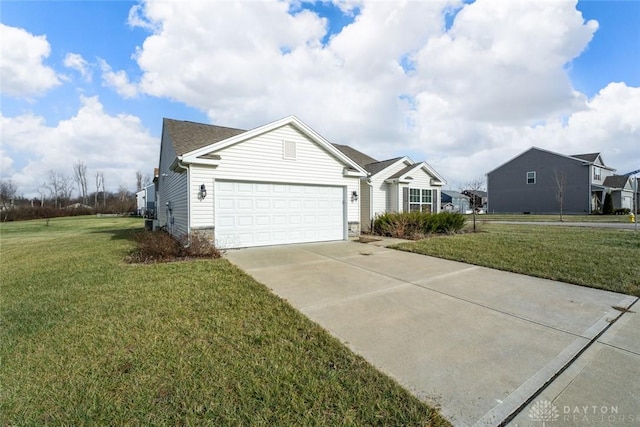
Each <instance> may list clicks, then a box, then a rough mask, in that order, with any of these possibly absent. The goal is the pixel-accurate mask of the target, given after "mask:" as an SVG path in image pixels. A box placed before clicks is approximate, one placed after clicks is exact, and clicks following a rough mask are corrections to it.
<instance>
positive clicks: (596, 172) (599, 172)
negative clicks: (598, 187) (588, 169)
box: [593, 166, 602, 181]
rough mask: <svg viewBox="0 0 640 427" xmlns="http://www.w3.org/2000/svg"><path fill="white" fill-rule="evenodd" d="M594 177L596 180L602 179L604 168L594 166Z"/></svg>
mask: <svg viewBox="0 0 640 427" xmlns="http://www.w3.org/2000/svg"><path fill="white" fill-rule="evenodd" d="M593 179H594V180H596V181H600V180H602V169H600V168H599V167H597V166H594V167H593Z"/></svg>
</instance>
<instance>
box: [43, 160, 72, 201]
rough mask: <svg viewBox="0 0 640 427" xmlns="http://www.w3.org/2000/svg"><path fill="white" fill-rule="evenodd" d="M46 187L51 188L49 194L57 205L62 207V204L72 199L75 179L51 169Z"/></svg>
mask: <svg viewBox="0 0 640 427" xmlns="http://www.w3.org/2000/svg"><path fill="white" fill-rule="evenodd" d="M44 187H45V188H46V189H47V190H49V195H50V197H51V199H52V200H53V201H54V203H55V207H56V209H57V208H60V207H61V206H62V204H64V203H67V202H68V201H69V199H71V194H72V193H73V181H72V179H71V178H69V177H68V176H66V175H64V174H62V173H59V172H55V171H53V170H51V171H49V176H48V178H47V182H46V183H44Z"/></svg>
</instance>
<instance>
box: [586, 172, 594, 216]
mask: <svg viewBox="0 0 640 427" xmlns="http://www.w3.org/2000/svg"><path fill="white" fill-rule="evenodd" d="M587 171H588V172H587V182H588V183H589V197H588V199H587V201H588V205H589V210H588V212H589V215H591V205H592V204H593V194H592V193H591V191H592V190H591V177H592V176H593V175H592V171H591V165H589V167H588V168H587Z"/></svg>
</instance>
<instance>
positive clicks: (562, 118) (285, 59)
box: [108, 0, 639, 183]
mask: <svg viewBox="0 0 640 427" xmlns="http://www.w3.org/2000/svg"><path fill="white" fill-rule="evenodd" d="M334 3H335V4H337V6H338V7H339V8H341V10H343V11H344V12H345V13H347V14H351V13H353V12H354V11H355V10H357V11H358V13H357V16H356V17H355V20H354V21H353V22H352V23H351V24H349V25H347V26H346V27H345V28H343V29H342V31H341V32H339V33H338V34H334V35H333V36H332V37H331V39H330V40H329V42H328V43H327V44H324V45H323V43H322V40H323V39H324V37H325V36H326V35H327V28H328V23H327V21H326V20H325V19H324V18H321V17H319V16H317V15H315V14H314V13H312V12H310V11H305V10H302V11H300V3H298V2H297V1H296V0H292V2H291V3H287V2H242V1H226V2H195V1H193V2H170V1H153V0H150V1H146V2H145V3H143V4H141V5H139V6H134V8H132V9H131V12H130V14H129V24H130V25H131V26H139V27H143V28H145V29H147V30H148V31H150V32H151V33H152V34H151V35H150V36H149V37H148V38H147V39H146V40H145V41H144V43H143V45H142V46H140V47H139V48H138V49H137V51H136V56H135V58H136V61H137V63H138V65H139V67H140V69H141V71H142V73H143V74H142V77H141V79H140V82H139V83H138V90H139V91H140V92H142V93H146V94H149V95H152V96H156V97H162V98H168V99H172V100H176V101H179V102H183V103H185V104H187V105H189V106H193V107H195V108H197V109H199V110H201V111H204V112H206V113H207V114H208V116H209V118H210V119H211V121H212V122H214V123H217V124H221V125H227V126H238V127H247V128H248V127H254V126H258V125H261V124H264V123H266V122H268V121H271V120H274V119H277V118H280V117H283V116H286V115H289V114H295V115H297V116H299V117H300V118H301V119H302V120H304V121H306V122H308V123H309V124H310V125H311V126H312V127H314V128H315V129H316V130H318V131H319V132H320V133H321V134H323V135H324V136H326V137H327V138H328V139H329V140H331V141H334V142H336V143H346V144H351V145H353V146H354V147H356V148H359V149H362V150H363V151H365V152H367V153H369V154H371V155H373V156H374V157H378V158H385V157H391V156H395V155H401V154H406V153H411V154H412V157H414V158H415V160H422V159H423V158H426V160H427V161H429V162H430V163H431V164H432V165H433V166H435V167H436V168H437V169H438V170H439V171H440V172H441V173H442V174H443V175H444V176H445V178H447V179H448V181H450V182H452V183H456V182H464V181H468V180H470V179H471V178H475V177H477V176H481V175H483V174H484V173H486V172H487V171H488V170H490V169H491V168H492V167H495V166H497V165H498V164H500V163H502V162H503V161H506V160H507V159H508V158H509V157H510V156H512V155H514V154H517V153H518V152H520V151H524V150H525V149H527V148H528V147H530V146H531V145H538V146H545V147H547V148H549V149H555V150H556V151H561V152H567V151H576V152H581V151H602V152H603V156H604V158H605V160H606V161H607V162H608V163H610V164H611V165H612V166H614V167H618V168H619V169H620V170H621V171H622V169H625V168H627V165H628V164H629V160H628V154H629V153H631V154H635V153H637V149H636V148H635V146H634V145H632V144H631V143H630V142H629V141H633V140H635V141H637V140H639V138H638V136H639V135H638V130H637V126H636V127H634V126H632V119H633V114H634V111H637V108H636V107H637V106H636V105H635V104H633V102H631V101H630V100H629V99H628V98H631V99H635V91H636V90H637V88H629V87H626V86H624V85H623V86H622V87H618V86H616V85H610V86H608V87H607V88H605V89H603V91H602V92H601V93H599V94H598V95H597V96H595V97H593V98H592V99H587V97H586V96H585V95H584V94H582V93H580V92H578V91H576V90H575V89H574V88H573V86H572V83H571V81H570V79H569V76H568V73H567V67H568V66H569V65H570V63H571V61H572V60H573V59H575V58H576V57H578V56H579V55H580V54H581V52H582V51H583V50H584V49H585V48H586V47H587V46H588V44H589V42H590V41H591V39H592V38H593V37H594V34H595V33H596V31H597V28H598V24H597V22H595V21H589V22H585V20H584V19H583V17H582V15H581V13H580V12H579V11H578V10H576V1H575V0H574V1H534V0H523V1H495V0H477V1H475V2H474V3H471V4H465V3H463V2H461V1H460V0H450V1H448V0H441V1H428V2H427V1H406V0H404V1H397V2H380V1H375V0H372V1H369V0H361V1H358V0H336V1H335V2H334ZM292 10H293V11H295V12H291V11H292ZM452 10H454V11H457V15H456V16H455V20H454V21H453V24H452V25H451V27H450V28H449V29H447V28H446V27H445V14H446V13H447V12H449V11H452ZM108 71H110V69H109V70H108ZM120 78H121V83H119V84H116V83H115V82H114V83H112V84H111V85H112V86H114V87H129V86H128V85H133V84H132V83H130V82H129V80H128V78H127V76H126V74H122V75H121V76H120ZM130 90H131V91H132V93H133V89H130ZM625 97H627V98H625ZM627 101H629V102H627ZM634 108H636V109H635V110H634ZM621 120H622V121H621ZM625 120H626V121H625ZM596 125H597V126H598V127H596ZM587 146H588V147H589V148H588V149H587V148H586V147H587ZM569 148H571V150H569ZM573 148H575V149H573ZM609 152H611V154H609ZM615 153H626V155H623V154H620V155H617V154H615ZM568 154H571V153H568ZM616 162H620V163H616Z"/></svg>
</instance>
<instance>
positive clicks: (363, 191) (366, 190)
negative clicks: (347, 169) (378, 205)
mask: <svg viewBox="0 0 640 427" xmlns="http://www.w3.org/2000/svg"><path fill="white" fill-rule="evenodd" d="M370 208H371V186H370V185H369V184H367V182H366V180H361V181H360V227H361V229H362V231H369V229H370V225H371V219H372V218H371V211H370Z"/></svg>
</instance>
